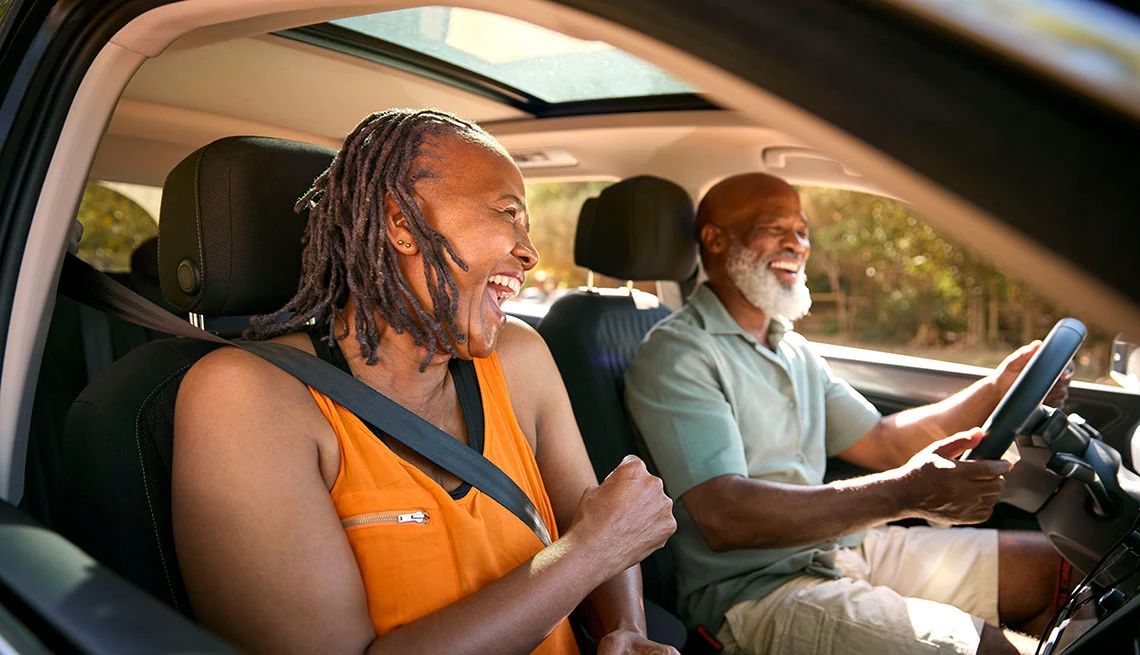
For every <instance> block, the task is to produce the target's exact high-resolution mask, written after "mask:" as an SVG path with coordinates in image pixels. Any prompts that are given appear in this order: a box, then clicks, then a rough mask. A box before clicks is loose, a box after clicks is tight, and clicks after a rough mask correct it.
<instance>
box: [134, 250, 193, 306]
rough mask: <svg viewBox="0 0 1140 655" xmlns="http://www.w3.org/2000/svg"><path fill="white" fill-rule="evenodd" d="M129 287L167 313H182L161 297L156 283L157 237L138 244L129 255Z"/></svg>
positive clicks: (160, 291)
mask: <svg viewBox="0 0 1140 655" xmlns="http://www.w3.org/2000/svg"><path fill="white" fill-rule="evenodd" d="M130 279H131V286H132V287H133V288H134V290H135V291H137V292H138V293H139V295H141V296H142V297H144V298H146V299H147V300H149V301H151V302H153V303H155V304H157V305H160V306H162V307H163V308H164V309H166V310H167V311H169V312H173V313H176V314H179V313H182V312H179V311H178V308H177V307H175V306H174V305H171V304H170V303H169V302H168V301H167V300H166V298H164V297H163V295H162V290H161V288H160V287H159V281H158V237H152V238H150V239H147V240H146V241H143V242H142V243H141V244H139V247H138V248H135V251H134V252H132V253H131V278H130Z"/></svg>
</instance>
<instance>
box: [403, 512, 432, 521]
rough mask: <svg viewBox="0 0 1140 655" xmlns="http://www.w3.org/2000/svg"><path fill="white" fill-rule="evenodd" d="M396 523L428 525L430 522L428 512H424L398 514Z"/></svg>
mask: <svg viewBox="0 0 1140 655" xmlns="http://www.w3.org/2000/svg"><path fill="white" fill-rule="evenodd" d="M396 522H397V523H427V522H428V515H427V512H424V511H418V512H410V513H408V514H397V515H396Z"/></svg>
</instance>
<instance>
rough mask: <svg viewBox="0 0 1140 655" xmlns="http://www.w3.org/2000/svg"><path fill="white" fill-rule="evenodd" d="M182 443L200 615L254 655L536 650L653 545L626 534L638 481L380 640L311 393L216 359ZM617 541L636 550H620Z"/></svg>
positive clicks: (196, 389) (209, 360) (185, 565)
mask: <svg viewBox="0 0 1140 655" xmlns="http://www.w3.org/2000/svg"><path fill="white" fill-rule="evenodd" d="M175 434H176V438H175V455H174V471H173V508H172V509H173V518H174V533H175V534H174V536H175V543H176V546H177V550H178V556H179V564H180V565H181V567H182V571H183V574H184V577H185V579H186V585H187V590H188V591H189V594H190V598H191V600H192V602H193V604H194V610H195V613H196V614H197V615H198V617H199V618H200V619H201V621H202V622H203V623H204V624H205V625H207V626H209V627H211V628H212V629H214V630H216V631H217V632H219V633H220V634H221V635H223V636H225V637H227V638H229V639H231V640H232V641H234V642H235V643H236V644H237V645H238V646H240V647H241V648H243V649H245V650H249V651H253V652H292V653H306V652H313V653H317V652H319V653H361V652H369V653H383V652H393V653H437V652H453V653H460V652H462V653H508V652H519V653H523V652H529V651H530V650H531V649H533V648H534V647H535V646H536V645H537V644H538V643H539V642H540V641H541V640H542V639H543V638H545V636H546V635H547V634H549V632H550V630H552V629H553V628H554V627H555V626H556V625H557V624H558V622H559V621H560V620H561V619H562V617H564V616H566V614H568V613H569V612H570V611H571V610H572V609H573V608H574V607H575V606H576V605H577V604H578V603H579V602H580V601H581V599H582V598H584V597H585V596H586V594H587V593H589V592H590V591H591V590H592V589H594V588H595V587H596V586H597V585H598V584H600V583H602V582H603V581H605V580H606V579H608V578H610V577H612V576H613V575H614V574H615V573H617V572H619V571H622V570H624V569H626V568H628V567H629V566H630V565H631V564H632V563H634V562H636V561H637V560H638V559H640V557H641V556H643V554H644V553H643V552H642V551H644V550H645V549H646V548H649V546H644V545H643V546H641V547H640V548H639V547H638V545H637V544H636V542H637V538H638V535H636V534H632V533H631V531H630V530H629V529H622V527H621V526H622V523H623V521H622V520H621V516H620V514H621V512H622V511H623V509H624V505H625V503H626V502H628V501H629V500H630V499H633V500H634V501H635V502H637V501H639V500H643V499H641V498H639V497H638V492H639V491H640V485H639V483H640V479H639V478H637V476H636V475H626V476H624V478H623V479H621V480H616V481H615V482H614V483H613V484H610V485H607V487H609V489H599V490H596V491H595V492H593V493H592V494H590V497H589V498H587V500H588V501H589V502H588V503H586V505H587V507H586V508H585V509H584V512H583V516H582V517H580V520H579V526H577V527H576V528H575V529H573V530H571V531H570V532H569V533H567V534H566V535H565V536H564V537H563V538H562V539H560V540H559V541H558V542H556V543H555V544H553V545H552V546H550V547H549V548H546V549H544V550H543V551H541V552H539V553H538V554H537V555H536V556H535V557H534V558H533V559H531V560H530V561H528V562H526V563H524V564H523V565H521V566H519V567H518V568H516V569H515V570H513V571H511V572H510V573H509V574H507V575H506V576H504V577H503V578H501V579H500V580H498V581H496V582H494V583H492V584H490V585H488V586H487V587H485V588H483V589H481V590H480V591H478V592H476V593H474V594H471V595H470V596H468V597H466V598H464V599H463V600H461V601H460V602H457V603H455V604H453V605H450V606H448V607H446V608H444V609H442V610H440V611H438V612H435V613H433V614H431V615H428V616H426V617H424V618H422V619H420V620H417V621H415V622H413V623H410V624H408V625H406V626H404V627H402V628H400V629H398V630H395V631H393V632H391V633H389V634H387V635H385V636H384V637H383V638H377V637H376V635H375V631H374V630H373V627H372V624H371V621H370V619H369V615H368V606H367V600H366V598H365V593H364V586H363V582H362V580H361V577H360V572H359V569H358V568H357V564H356V560H355V558H354V556H353V554H352V551H351V549H350V548H349V545H348V541H347V539H346V538H345V535H344V531H343V528H342V527H341V525H340V521H339V519H338V517H337V513H336V510H335V508H334V507H333V504H332V500H331V497H330V496H329V487H330V486H331V484H332V482H333V478H334V477H335V474H336V470H337V469H336V467H337V459H336V458H337V450H336V448H337V447H336V440H335V436H334V435H333V434H332V432H331V428H330V427H329V426H328V424H327V422H326V421H325V419H324V417H323V416H322V415H321V413H320V411H319V410H318V409H317V407H316V405H315V404H314V402H313V400H312V397H311V395H310V394H309V392H308V391H307V390H306V389H305V387H304V386H303V385H302V384H301V383H300V382H298V381H297V380H295V379H293V378H292V377H291V376H289V375H287V374H285V373H284V372H282V371H280V370H278V369H277V368H276V367H273V366H272V365H270V364H268V363H266V362H263V361H261V360H260V359H258V358H256V357H254V356H252V355H249V354H247V353H244V352H241V351H237V350H233V349H224V350H220V351H217V352H215V353H212V354H211V355H209V356H208V357H206V358H204V359H203V360H202V361H201V362H200V363H199V364H198V365H196V366H195V367H194V368H193V369H192V370H191V371H190V372H189V373H188V374H187V376H186V378H185V380H184V381H183V384H182V387H181V389H180V391H179V399H178V404H177V410H176V416H175ZM623 533H624V534H623ZM606 537H610V538H606ZM614 539H618V540H622V539H624V540H627V541H628V543H627V545H626V546H625V547H623V548H607V547H606V545H607V544H609V543H611V542H612V541H613V540H614ZM662 539H663V538H662ZM643 541H644V539H643Z"/></svg>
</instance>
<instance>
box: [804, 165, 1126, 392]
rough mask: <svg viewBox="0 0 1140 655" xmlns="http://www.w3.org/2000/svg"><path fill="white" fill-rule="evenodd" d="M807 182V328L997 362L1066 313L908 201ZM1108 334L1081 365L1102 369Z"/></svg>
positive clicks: (1089, 372)
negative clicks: (946, 234)
mask: <svg viewBox="0 0 1140 655" xmlns="http://www.w3.org/2000/svg"><path fill="white" fill-rule="evenodd" d="M800 192H801V197H802V199H803V202H804V209H805V211H806V212H807V214H808V217H809V221H810V222H811V240H812V255H811V258H810V259H809V261H808V282H809V286H810V287H811V289H812V292H813V296H814V297H815V298H816V305H815V307H814V308H813V310H812V314H813V316H812V317H811V318H809V319H808V320H807V321H805V322H804V323H803V324H802V325H801V326H800V327H801V329H802V331H805V332H808V333H809V334H810V333H813V332H814V333H815V334H816V335H819V336H835V337H838V338H839V339H840V340H841V341H854V342H859V343H864V344H873V345H874V344H877V345H882V346H884V347H886V349H891V348H894V349H898V348H899V347H904V348H905V347H910V348H923V349H930V350H931V351H932V353H934V354H936V353H938V352H943V353H947V352H953V351H958V352H960V353H961V352H965V351H970V352H971V353H972V354H973V355H974V356H973V357H972V359H973V363H977V364H983V365H994V364H996V363H997V362H998V361H1000V360H1001V358H1002V357H1003V356H1004V355H1005V354H1006V353H1007V352H1008V351H1009V350H1010V349H1012V348H1014V347H1016V346H1019V345H1021V344H1023V343H1026V342H1028V341H1031V340H1033V339H1036V338H1040V337H1043V336H1044V335H1045V333H1046V332H1047V331H1048V330H1049V328H1050V326H1051V325H1052V324H1053V322H1055V321H1056V320H1057V319H1058V318H1060V317H1061V316H1063V315H1064V314H1063V313H1062V312H1060V311H1058V310H1057V309H1056V308H1054V307H1052V306H1051V305H1049V304H1048V303H1046V302H1044V301H1043V300H1041V298H1039V297H1038V296H1037V295H1036V294H1034V293H1032V292H1031V291H1029V290H1028V289H1026V288H1025V287H1023V286H1022V285H1020V284H1017V283H1016V282H1014V281H1013V280H1011V279H1009V278H1008V277H1007V276H1006V275H1005V274H1004V273H1003V272H1002V271H1001V270H1000V269H999V268H998V267H996V266H994V265H993V264H992V263H991V262H989V261H988V260H985V259H982V258H981V257H980V256H978V255H976V254H974V253H972V252H970V251H968V250H966V249H964V248H961V247H959V246H958V245H957V244H955V243H952V242H950V241H948V240H946V239H945V238H943V237H942V236H940V235H939V234H938V233H937V232H935V231H934V229H933V228H931V227H930V226H929V225H928V224H927V223H926V221H924V220H923V219H922V218H921V217H920V216H919V215H918V214H917V213H915V212H914V211H913V210H912V209H911V208H910V207H909V206H908V205H906V204H905V203H902V202H899V201H895V200H891V199H890V198H885V197H882V196H877V195H872V194H868V193H859V192H856V191H845V190H839V189H824V188H815V187H804V188H801V189H800ZM1108 342H1109V339H1108V337H1107V335H1103V334H1099V333H1094V334H1092V335H1091V337H1090V339H1089V342H1088V343H1087V345H1086V348H1085V353H1084V356H1083V357H1082V358H1081V359H1080V360H1078V363H1079V366H1078V375H1080V376H1081V377H1085V378H1087V379H1096V378H1098V377H1100V376H1101V375H1103V374H1104V369H1105V363H1106V362H1107V344H1108ZM1102 351H1103V352H1102ZM1080 364H1083V365H1080Z"/></svg>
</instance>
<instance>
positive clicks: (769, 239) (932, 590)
mask: <svg viewBox="0 0 1140 655" xmlns="http://www.w3.org/2000/svg"><path fill="white" fill-rule="evenodd" d="M697 238H698V240H699V241H700V250H701V260H702V262H703V264H704V268H705V271H706V272H707V273H708V282H707V283H705V284H703V285H701V286H700V287H698V288H697V290H696V291H695V292H694V293H693V295H692V297H691V298H690V299H689V302H688V304H687V305H686V306H685V307H684V308H683V309H681V310H680V311H678V312H676V313H674V314H673V315H672V316H670V317H669V318H667V319H665V320H664V321H662V322H661V323H660V324H658V325H657V326H656V327H654V329H653V330H652V331H651V332H650V334H649V335H648V336H647V337H646V339H645V342H644V343H643V344H642V346H641V348H640V350H639V351H638V354H637V356H636V358H635V360H634V362H633V364H632V365H631V367H630V369H629V372H628V374H627V377H626V401H627V404H628V407H629V410H630V414H631V416H632V418H633V420H634V423H635V424H636V426H637V428H638V432H639V433H640V435H641V438H642V439H643V440H644V443H645V446H646V448H647V451H648V452H647V454H648V455H649V456H650V458H651V460H652V462H653V463H654V465H655V466H656V468H657V470H658V472H659V473H660V475H661V477H662V478H663V479H664V481H665V487H666V490H667V491H668V492H669V494H670V496H672V497H673V499H674V501H678V502H676V503H675V505H674V507H675V512H676V515H677V524H678V527H677V532H676V535H675V536H674V538H673V540H672V541H671V542H670V544H671V545H670V549H671V551H672V553H673V555H674V557H675V559H676V562H677V569H678V586H679V589H678V591H679V606H680V610H681V613H682V615H683V616H684V617H685V619H686V620H687V621H688V622H689V624H690V625H691V626H696V625H704V626H706V627H707V628H708V629H710V631H711V632H712V633H713V634H717V635H718V638H719V639H720V640H721V641H723V642H724V643H725V645H726V650H728V651H729V652H741V653H853V654H874V655H880V654H882V653H975V652H980V653H1005V652H1010V653H1013V652H1018V650H1021V649H1022V648H1025V647H1027V648H1030V649H1031V648H1032V645H1033V644H1032V643H1031V642H1030V641H1029V640H1025V639H1024V638H1020V639H1019V636H1015V635H1013V634H1012V633H1006V632H1003V630H1002V629H1001V628H1000V627H999V626H1001V625H1010V626H1014V627H1017V628H1020V629H1023V630H1025V631H1027V632H1030V633H1033V634H1036V633H1039V631H1040V630H1041V629H1042V627H1043V625H1044V623H1045V621H1046V620H1047V619H1048V618H1049V616H1050V615H1051V613H1052V609H1053V607H1052V603H1053V595H1054V591H1055V590H1056V585H1057V581H1058V579H1059V576H1060V575H1061V573H1062V570H1063V568H1064V567H1063V565H1062V564H1061V563H1060V559H1059V558H1058V556H1057V554H1056V553H1055V552H1054V551H1053V549H1052V547H1051V546H1050V545H1049V544H1048V542H1047V541H1046V540H1045V539H1044V537H1043V536H1042V535H1041V534H1039V533H1034V532H1005V531H1003V532H1001V533H998V532H996V531H993V530H979V529H969V528H967V529H954V530H944V529H943V530H939V529H934V528H900V527H883V526H884V524H886V523H888V522H890V521H894V520H897V519H905V518H922V519H930V520H933V521H936V522H939V523H957V524H968V523H979V522H981V521H984V520H985V519H986V518H988V517H989V515H990V513H991V511H992V509H993V505H994V503H995V502H996V500H997V497H998V494H999V493H1000V491H1001V489H1002V486H1003V484H1004V478H1003V475H1004V474H1005V473H1006V472H1007V471H1008V470H1009V464H1008V463H1007V462H1004V461H958V460H957V459H956V457H957V456H958V455H960V454H961V453H962V452H964V451H965V450H967V449H969V448H970V447H972V446H973V445H975V444H976V443H977V442H978V440H979V438H980V437H981V431H980V430H978V429H977V428H974V427H973V426H977V425H979V424H980V423H981V422H983V421H984V419H985V418H986V416H987V415H988V414H989V413H990V412H991V411H992V410H993V408H994V406H995V405H996V403H997V401H998V400H999V399H1000V398H1001V397H1002V395H1003V394H1004V393H1005V391H1006V390H1007V389H1008V388H1009V386H1010V384H1011V383H1012V382H1013V380H1014V378H1015V377H1016V376H1017V374H1018V372H1019V371H1020V370H1021V369H1022V368H1024V366H1025V364H1026V362H1027V361H1028V359H1029V357H1030V355H1031V354H1032V352H1033V351H1034V350H1035V349H1036V348H1037V345H1038V344H1036V343H1034V344H1030V345H1029V346H1026V347H1023V348H1021V349H1019V350H1018V351H1016V352H1014V353H1013V354H1012V355H1010V356H1009V357H1007V358H1006V360H1005V361H1004V362H1002V364H1001V365H1000V366H999V367H998V369H997V370H995V371H994V372H993V374H991V375H989V376H987V377H985V378H983V379H981V380H979V381H977V382H976V383H974V384H971V385H970V386H968V387H966V388H965V389H963V390H961V391H960V392H958V393H956V394H954V395H953V396H951V397H949V398H947V399H946V400H943V401H941V402H938V403H935V404H933V405H928V406H925V407H919V408H915V409H910V410H907V411H904V412H899V413H898V414H894V415H891V416H887V417H883V416H882V415H880V413H879V412H878V411H877V410H876V409H875V408H874V407H873V406H872V405H871V404H870V403H869V402H867V400H866V399H864V398H863V397H862V396H861V395H859V393H858V392H856V391H855V390H854V389H852V388H851V387H850V386H849V385H848V384H847V383H846V382H844V381H843V380H841V379H839V378H837V377H836V376H835V375H834V374H833V373H832V371H831V369H830V368H829V367H828V365H827V364H826V363H825V362H824V361H823V359H821V358H820V357H819V356H817V355H816V354H815V353H813V352H812V351H811V349H810V348H809V346H808V344H807V342H806V341H805V340H804V338H803V337H802V336H800V335H799V334H797V333H795V332H793V331H792V330H791V322H792V321H794V320H796V319H799V318H801V317H802V316H804V315H805V314H806V313H807V311H808V309H809V308H810V306H811V295H810V293H809V292H808V289H807V286H806V283H805V275H804V265H805V263H806V262H807V258H808V255H809V253H810V250H811V244H810V241H809V231H808V218H807V217H806V216H805V215H804V212H803V210H802V208H801V206H800V199H799V194H798V193H797V192H796V191H795V189H794V188H792V187H791V186H789V185H788V184H787V183H785V182H784V181H783V180H780V179H778V178H775V177H772V176H770V175H764V174H759V173H751V174H745V175H738V176H735V177H731V178H728V179H726V180H724V181H722V182H720V183H718V184H717V185H716V186H714V187H713V188H712V189H711V190H710V191H709V192H708V194H706V196H705V197H704V198H703V199H702V200H701V203H700V206H699V209H698V212H697ZM1064 393H1065V386H1064V384H1061V385H1059V387H1058V389H1057V390H1055V394H1054V395H1053V396H1052V398H1053V401H1054V402H1055V401H1056V400H1057V399H1059V398H1063V395H1064ZM827 457H840V458H842V459H844V460H847V461H849V462H851V463H854V464H857V465H859V466H862V467H864V468H867V469H871V470H874V471H878V472H877V473H874V474H871V475H867V476H863V477H858V478H853V479H849V480H843V481H838V482H832V483H828V484H824V482H823V478H824V469H825V465H826V459H827ZM1015 643H1017V645H1016V646H1015V645H1014V644H1015Z"/></svg>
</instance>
